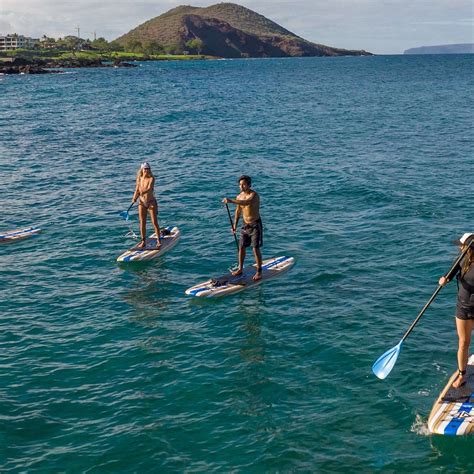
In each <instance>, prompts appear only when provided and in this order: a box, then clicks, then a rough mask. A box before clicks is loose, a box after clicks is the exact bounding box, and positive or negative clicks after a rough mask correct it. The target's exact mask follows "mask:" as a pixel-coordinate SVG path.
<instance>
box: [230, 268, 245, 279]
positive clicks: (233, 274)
mask: <svg viewBox="0 0 474 474" xmlns="http://www.w3.org/2000/svg"><path fill="white" fill-rule="evenodd" d="M230 274H231V275H232V276H233V277H236V276H240V275H242V269H241V268H238V269H237V270H234V271H233V272H230Z"/></svg>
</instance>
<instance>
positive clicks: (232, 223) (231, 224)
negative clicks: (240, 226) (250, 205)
mask: <svg viewBox="0 0 474 474" xmlns="http://www.w3.org/2000/svg"><path fill="white" fill-rule="evenodd" d="M225 207H226V209H227V215H228V216H229V221H230V226H231V227H232V233H233V234H234V240H235V246H236V247H237V252H238V251H239V243H238V242H237V236H236V235H235V228H234V221H233V220H232V216H231V215H230V211H229V205H228V204H227V203H225Z"/></svg>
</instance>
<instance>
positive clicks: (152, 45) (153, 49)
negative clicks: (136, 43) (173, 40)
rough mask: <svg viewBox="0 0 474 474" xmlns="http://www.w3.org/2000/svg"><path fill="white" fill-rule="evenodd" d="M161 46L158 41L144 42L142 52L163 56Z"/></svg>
mask: <svg viewBox="0 0 474 474" xmlns="http://www.w3.org/2000/svg"><path fill="white" fill-rule="evenodd" d="M164 51H165V50H164V48H163V46H162V45H161V44H160V43H158V41H146V42H145V43H143V52H144V53H146V54H163V53H164Z"/></svg>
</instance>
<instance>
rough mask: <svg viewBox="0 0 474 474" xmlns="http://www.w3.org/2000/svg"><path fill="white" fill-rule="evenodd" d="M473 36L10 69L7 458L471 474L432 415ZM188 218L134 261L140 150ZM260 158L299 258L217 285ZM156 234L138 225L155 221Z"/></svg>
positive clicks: (272, 226)
mask: <svg viewBox="0 0 474 474" xmlns="http://www.w3.org/2000/svg"><path fill="white" fill-rule="evenodd" d="M472 73H473V60H472V56H408V57H402V56H392V57H384V56H380V57H373V58H311V59H271V60H247V61H244V60H242V61H239V60H237V61H214V62H186V63H179V62H161V63H145V64H143V65H142V67H140V68H135V69H101V70H99V69H91V70H87V69H81V70H74V71H71V72H70V73H68V74H61V75H49V76H17V77H13V76H9V77H6V76H5V77H2V78H0V91H1V99H0V101H1V106H0V147H1V148H0V165H1V167H0V169H1V172H0V189H1V193H0V209H1V211H2V213H1V219H0V230H2V231H4V230H7V229H13V228H17V227H21V226H27V225H40V226H41V227H42V228H43V230H44V231H43V233H42V234H41V235H40V236H39V237H37V238H35V239H30V240H25V241H23V242H22V243H16V244H11V245H9V246H2V247H0V258H1V262H2V265H1V269H0V277H1V281H2V285H1V294H2V297H1V317H0V344H1V372H0V374H1V382H0V460H1V461H0V465H1V466H2V470H4V471H11V472H14V471H22V472H34V471H43V472H55V471H66V472H117V471H123V472H147V471H160V472H176V471H183V470H187V471H192V472H208V471H212V472H228V471H234V472H264V471H267V472H268V471H269V472H288V471H318V472H329V471H333V472H348V470H358V471H363V472H374V471H380V470H384V471H387V472H403V471H405V472H433V471H435V470H436V471H440V472H453V471H457V472H472V471H473V470H474V455H473V452H474V439H472V438H470V439H454V438H443V437H436V436H429V435H427V429H426V421H427V418H428V414H429V411H430V409H431V405H432V403H433V401H434V400H435V398H436V397H437V395H438V394H439V392H440V390H441V389H442V387H443V386H444V384H445V383H446V380H447V378H448V376H449V374H450V373H451V372H452V371H454V369H455V367H456V361H455V355H456V345H457V338H456V333H455V328H454V320H453V314H454V302H455V285H454V284H452V285H450V286H449V287H447V288H446V289H445V290H443V291H442V292H441V293H440V295H439V296H438V298H437V299H436V301H435V302H434V303H433V305H432V306H431V307H430V308H429V310H428V311H427V313H426V314H425V316H424V317H423V319H422V320H421V321H420V323H419V325H418V326H417V327H416V328H415V330H414V331H413V333H412V335H411V336H410V337H409V338H408V339H407V341H406V343H405V344H404V348H403V352H402V354H401V355H400V358H399V360H398V362H397V365H396V366H395V369H394V370H393V372H392V374H391V375H390V376H389V378H388V379H387V380H385V381H383V382H382V381H379V380H378V379H376V378H375V377H374V376H373V375H372V373H371V370H370V369H371V365H372V363H373V362H374V360H375V359H376V358H377V357H378V356H379V355H380V354H382V353H383V352H384V351H385V350H387V349H389V348H390V347H392V346H393V345H394V344H396V343H397V342H398V341H399V340H400V337H401V336H402V335H403V333H404V331H405V330H406V329H407V327H408V326H409V324H410V323H411V322H412V321H413V319H414V318H415V317H416V315H417V313H418V311H419V310H420V309H421V307H422V306H423V305H424V304H425V302H426V301H427V300H428V298H429V297H430V296H431V294H432V293H433V291H434V290H435V289H436V287H437V279H438V277H439V276H440V275H442V274H443V273H444V272H445V271H447V269H448V268H449V267H450V265H451V262H452V260H453V259H454V258H455V256H456V248H455V247H454V246H452V245H451V243H450V242H451V240H452V239H454V238H457V237H459V235H460V234H462V233H463V232H465V231H470V230H472V229H473V222H472V176H471V171H472V165H473V154H472V139H473V112H472V111H473V105H474V104H473V97H472V85H473V84H472V77H473V75H472ZM144 160H147V161H149V162H150V163H151V164H152V167H153V171H154V172H155V175H156V177H157V195H158V199H159V203H160V221H161V223H162V224H164V225H178V226H179V227H180V229H181V231H182V239H181V241H180V243H179V244H178V246H177V247H175V248H174V249H173V250H172V251H171V252H170V253H169V254H167V255H166V256H164V257H163V258H162V259H161V260H159V261H155V262H153V263H151V264H141V265H134V266H119V265H117V263H116V261H115V259H116V257H117V256H118V255H119V254H120V253H122V252H123V251H124V250H125V249H126V248H127V247H129V246H130V245H131V243H132V242H131V241H130V240H129V239H127V238H125V237H124V234H125V233H126V232H127V230H128V229H127V227H126V226H125V225H124V222H123V221H121V220H120V219H119V218H118V216H117V215H118V213H119V212H120V211H123V210H124V209H126V208H127V207H128V205H129V202H130V199H131V196H132V193H133V186H134V175H135V172H136V170H137V167H138V166H139V164H140V162H142V161H144ZM242 173H247V174H249V175H251V176H252V177H253V179H254V188H255V189H256V190H257V191H258V192H259V193H260V195H261V199H262V216H263V220H264V224H265V246H264V249H263V253H264V257H270V256H277V255H291V256H294V257H295V259H296V262H297V263H296V266H295V267H294V268H293V269H292V270H291V272H290V273H288V274H286V275H285V276H282V277H281V278H279V279H276V280H273V281H271V282H268V283H266V284H264V285H261V286H259V287H257V288H256V289H252V290H248V291H245V292H242V293H240V294H238V295H235V296H233V297H229V298H224V299H220V300H215V301H210V300H209V301H196V300H192V299H189V298H187V297H185V296H184V294H183V293H184V290H185V289H186V288H188V287H189V286H192V285H193V284H195V283H197V282H199V281H200V280H202V279H205V278H207V277H208V276H216V275H219V274H221V273H222V272H223V271H226V270H227V268H228V267H229V266H230V265H231V264H233V263H234V262H235V244H234V242H233V239H232V235H231V233H230V231H229V224H228V218H227V214H226V211H225V208H224V207H222V205H221V203H220V200H221V198H222V197H224V196H232V195H235V194H236V193H237V186H236V178H237V177H238V176H239V175H240V174H242ZM134 224H135V230H137V227H136V221H134Z"/></svg>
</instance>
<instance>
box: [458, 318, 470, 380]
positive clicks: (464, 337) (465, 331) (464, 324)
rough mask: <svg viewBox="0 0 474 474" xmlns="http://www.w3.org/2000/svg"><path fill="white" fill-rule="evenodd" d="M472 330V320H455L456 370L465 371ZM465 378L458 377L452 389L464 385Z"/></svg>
mask: <svg viewBox="0 0 474 474" xmlns="http://www.w3.org/2000/svg"><path fill="white" fill-rule="evenodd" d="M473 328H474V320H473V319H459V318H456V329H457V332H458V338H459V345H458V369H459V370H466V367H467V359H468V357H469V345H470V344H471V334H472V329H473ZM464 379H465V377H464V376H463V375H459V376H458V378H457V379H456V380H455V381H454V383H453V387H454V388H458V387H460V386H461V385H463V384H464Z"/></svg>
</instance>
